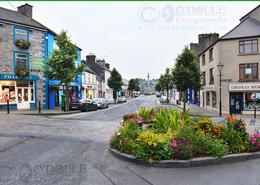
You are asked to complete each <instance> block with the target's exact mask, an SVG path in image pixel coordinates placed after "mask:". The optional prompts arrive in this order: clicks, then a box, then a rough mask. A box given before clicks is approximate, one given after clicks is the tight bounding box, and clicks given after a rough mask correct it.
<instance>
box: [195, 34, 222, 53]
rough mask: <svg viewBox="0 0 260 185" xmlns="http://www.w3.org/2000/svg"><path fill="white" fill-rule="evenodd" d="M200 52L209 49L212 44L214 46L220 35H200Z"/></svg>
mask: <svg viewBox="0 0 260 185" xmlns="http://www.w3.org/2000/svg"><path fill="white" fill-rule="evenodd" d="M198 37H199V51H200V52H201V51H203V50H204V49H206V48H207V47H209V46H210V45H211V44H213V43H214V42H215V41H217V40H218V38H219V34H218V33H205V34H199V36H198Z"/></svg>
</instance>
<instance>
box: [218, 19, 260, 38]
mask: <svg viewBox="0 0 260 185" xmlns="http://www.w3.org/2000/svg"><path fill="white" fill-rule="evenodd" d="M254 36H260V22H259V21H257V20H255V19H252V18H247V19H245V20H244V21H242V22H240V23H239V24H238V25H237V26H236V27H235V28H233V29H232V30H231V31H229V32H228V33H226V34H225V35H224V36H222V37H221V38H220V40H225V39H235V38H244V37H254Z"/></svg>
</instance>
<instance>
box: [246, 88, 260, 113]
mask: <svg viewBox="0 0 260 185" xmlns="http://www.w3.org/2000/svg"><path fill="white" fill-rule="evenodd" d="M254 105H255V106H256V109H258V110H260V92H246V93H245V96H244V110H254Z"/></svg>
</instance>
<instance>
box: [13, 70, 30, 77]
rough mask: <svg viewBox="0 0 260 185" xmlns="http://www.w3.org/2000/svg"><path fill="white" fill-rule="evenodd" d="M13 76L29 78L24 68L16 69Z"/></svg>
mask: <svg viewBox="0 0 260 185" xmlns="http://www.w3.org/2000/svg"><path fill="white" fill-rule="evenodd" d="M15 74H16V75H17V76H18V77H27V76H29V70H28V69H26V68H17V69H16V71H15Z"/></svg>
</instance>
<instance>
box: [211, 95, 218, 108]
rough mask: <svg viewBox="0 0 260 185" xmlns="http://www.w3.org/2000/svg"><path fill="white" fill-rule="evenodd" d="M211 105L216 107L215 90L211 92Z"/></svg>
mask: <svg viewBox="0 0 260 185" xmlns="http://www.w3.org/2000/svg"><path fill="white" fill-rule="evenodd" d="M212 107H214V108H216V107H217V95H216V92H212Z"/></svg>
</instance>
